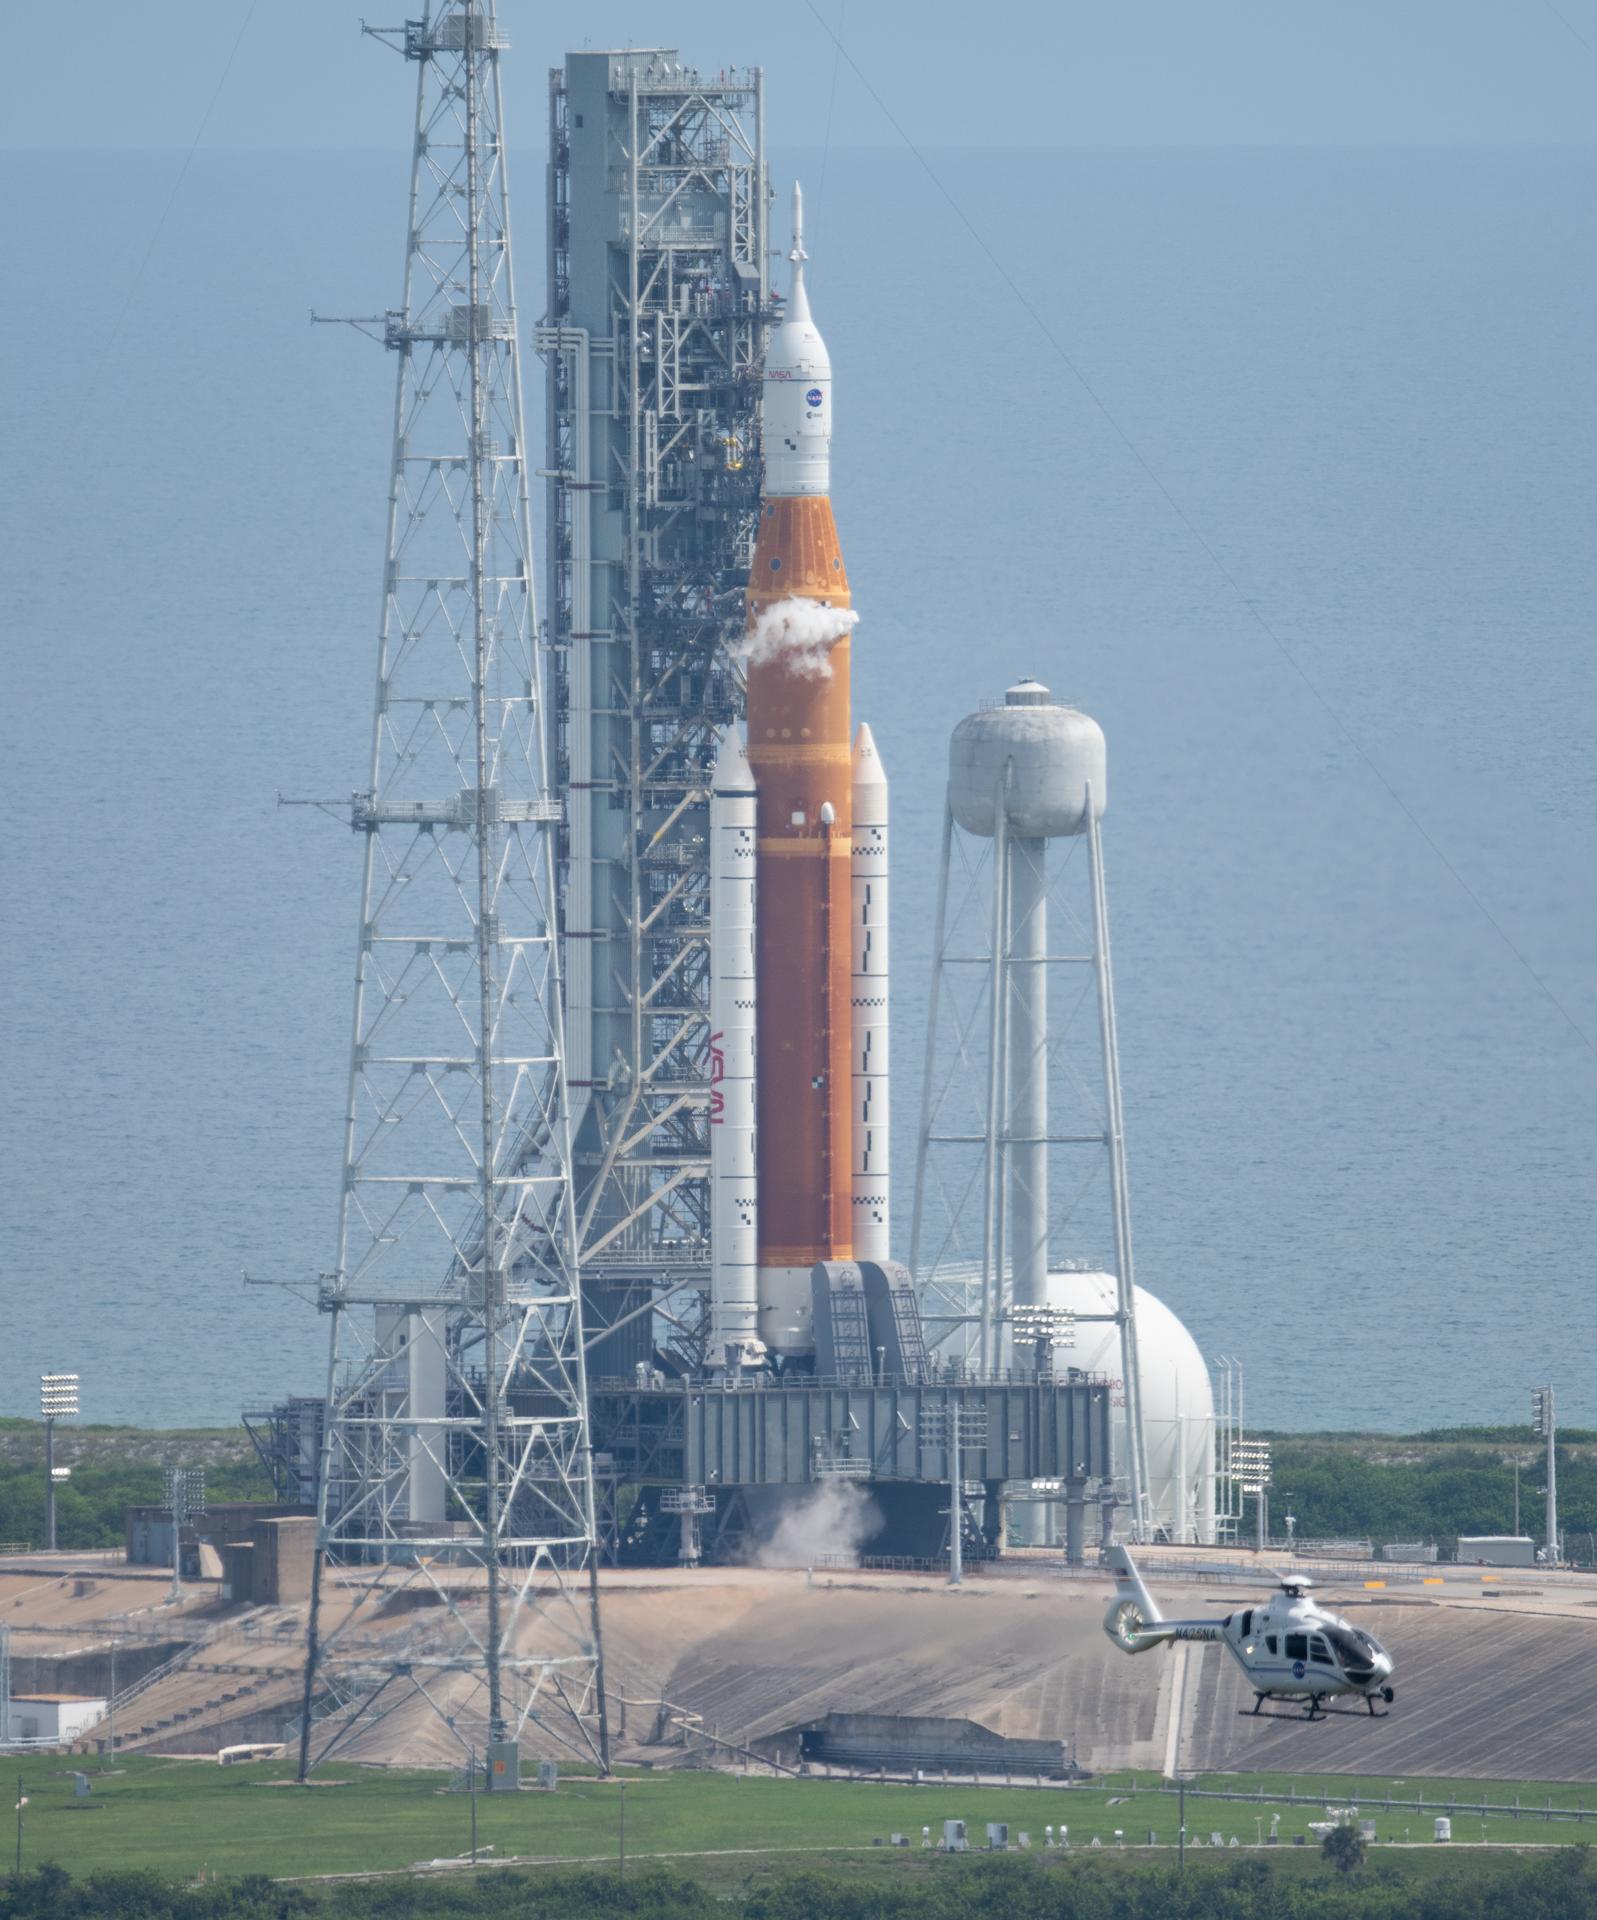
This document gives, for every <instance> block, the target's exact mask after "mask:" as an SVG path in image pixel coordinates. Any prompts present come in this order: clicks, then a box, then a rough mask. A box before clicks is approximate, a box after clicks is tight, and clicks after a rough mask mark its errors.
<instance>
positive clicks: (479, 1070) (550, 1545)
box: [300, 0, 607, 1786]
mask: <svg viewBox="0 0 1597 1920" xmlns="http://www.w3.org/2000/svg"><path fill="white" fill-rule="evenodd" d="M366 31H367V32H369V33H371V34H372V35H373V36H374V37H375V38H377V39H379V40H381V41H383V42H385V43H386V44H387V45H389V46H391V47H393V48H394V49H395V50H396V51H398V52H400V53H401V54H403V56H404V58H405V59H406V60H407V61H408V62H410V63H411V64H412V65H413V66H414V69H415V75H416V125H415V146H414V162H413V170H412V174H411V188H410V212H409V221H408V230H407V231H408V244H407V251H406V262H405V285H404V295H403V298H402V300H401V303H400V305H399V307H398V308H397V309H396V310H394V311H391V312H389V313H388V314H386V315H384V316H382V317H381V319H380V320H379V321H376V322H373V321H369V320H368V321H357V322H355V324H357V325H361V326H364V327H367V328H368V329H369V330H371V331H373V332H377V331H378V329H379V327H380V337H381V338H382V340H383V341H384V344H385V345H386V346H387V347H388V349H389V350H390V351H391V352H392V353H393V355H394V357H395V362H396V372H397V387H396V394H395V405H394V448H393V466H392V478H391V484H390V490H389V510H388V551H387V555H386V559H385V561H384V572H383V598H382V619H381V625H380V633H379V640H378V660H377V697H376V715H375V722H374V727H373V736H372V756H371V765H370V775H369V781H368V785H367V787H366V790H365V791H363V792H361V793H358V794H356V795H355V796H354V801H353V808H352V816H351V824H352V825H353V827H354V830H355V832H356V833H357V835H359V837H360V840H361V844H362V848H363V856H364V869H363V879H362V893H361V912H360V928H359V937H358V941H357V948H356V963H355V1018H354V1043H353V1051H352V1055H351V1063H350V1076H349V1105H348V1112H347V1118H346V1123H345V1151H344V1177H343V1188H342V1193H341V1196H340V1202H339V1215H338V1242H337V1258H336V1261H335V1263H334V1267H333V1271H332V1272H331V1273H330V1274H328V1275H327V1276H325V1278H324V1281H323V1285H322V1296H321V1304H322V1306H323V1308H324V1309H325V1310H326V1311H327V1312H328V1313H330V1315H331V1316H332V1321H331V1327H332V1333H331V1352H330V1358H329V1369H328V1387H327V1404H326V1414H325V1418H324V1422H323V1432H322V1448H321V1467H320V1473H319V1527H318V1548H317V1557H316V1563H315V1580H314V1591H313V1596H312V1602H311V1613H310V1627H309V1636H308V1646H307V1657H306V1668H305V1712H304V1718H303V1722H302V1732H301V1739H300V1767H301V1773H302V1775H303V1773H304V1772H305V1770H306V1769H307V1768H309V1767H311V1766H314V1765H316V1764H317V1763H318V1762H319V1761H321V1760H322V1759H325V1758H326V1757H327V1755H328V1754H329V1753H331V1752H333V1751H335V1750H337V1751H339V1752H341V1753H344V1754H346V1755H356V1754H358V1753H360V1752H361V1751H362V1748H363V1742H365V1741H367V1740H369V1739H370V1738H371V1735H372V1730H373V1729H374V1727H375V1726H376V1725H377V1723H379V1722H386V1723H387V1725H386V1727H385V1731H384V1741H385V1744H386V1747H387V1749H388V1750H389V1751H392V1750H393V1749H394V1747H395V1745H396V1744H398V1745H400V1746H401V1748H402V1747H403V1744H404V1742H405V1740H406V1737H407V1734H406V1729H407V1725H408V1721H407V1717H406V1716H409V1717H410V1719H412V1720H414V1721H416V1722H418V1723H419V1722H422V1721H425V1722H427V1723H428V1724H429V1731H432V1732H434V1733H435V1728H436V1722H435V1721H433V1718H432V1716H433V1713H434V1711H436V1714H437V1715H438V1716H440V1717H441V1718H442V1719H443V1720H444V1721H445V1722H446V1724H447V1725H448V1727H449V1729H450V1730H451V1732H452V1733H453V1735H454V1737H455V1739H456V1740H457V1741H458V1742H459V1744H460V1746H461V1748H462V1751H465V1750H467V1749H469V1748H471V1747H486V1750H487V1752H488V1755H489V1761H490V1764H489V1772H488V1777H489V1781H490V1785H493V1786H511V1785H514V1784H515V1781H516V1777H517V1767H518V1763H519V1746H518V1742H519V1741H520V1740H521V1739H523V1738H533V1737H536V1738H537V1739H538V1741H539V1743H540V1744H541V1745H544V1746H546V1747H548V1748H549V1749H550V1750H551V1751H560V1752H563V1753H565V1754H568V1755H575V1756H577V1757H579V1758H582V1759H585V1760H597V1761H599V1762H600V1764H601V1765H604V1764H605V1763H606V1761H607V1753H606V1740H605V1735H604V1726H603V1685H602V1668H601V1660H600V1647H599V1620H598V1595H597V1587H596V1584H595V1572H594V1564H595V1563H594V1506H593V1480H592V1461H591V1454H590V1449H589V1440H588V1407H587V1386H586V1380H585V1376H584V1369H583V1343H582V1318H581V1310H580V1301H579V1296H578V1290H577V1285H576V1273H575V1264H574V1260H573V1248H574V1245H575V1240H574V1224H575V1223H574V1215H573V1201H572V1188H571V1172H570V1143H569V1138H568V1115H567V1105H566V1087H565V1070H564V1063H563V1043H562V1034H561V1011H560V998H559V965H558V962H559V955H558V946H557V940H556V933H555V893H554V887H555V869H554V861H555V829H556V823H557V821H558V819H559V816H560V809H559V806H558V804H557V802H556V801H555V800H554V799H553V797H552V795H551V790H550V783H549V778H548V767H547V760H546V745H545V714H544V702H543V694H542V688H541V685H540V666H539V656H538V645H537V634H536V620H535V609H534V597H533V577H532V542H531V537H530V524H529V513H528V487H527V482H528V474H527V462H526V443H525V437H524V433H523V428H522V391H521V368H520V359H519V353H518V348H517V338H516V320H517V314H516V304H515V291H514V285H513V281H512V277H511V251H510V210H509V200H508V193H507V187H506V179H505V152H504V142H503V124H502V109H501V98H500V75H499V65H500V57H501V55H502V54H503V52H504V50H505V47H506V44H507V40H506V35H505V31H504V29H503V28H502V27H501V26H500V25H499V23H498V22H497V21H496V19H495V16H494V8H493V4H492V0H478V3H476V4H463V3H462V0H444V3H443V4H441V5H437V6H432V7H429V8H428V9H427V10H426V12H425V14H424V17H423V18H422V19H420V20H411V21H407V22H406V23H405V25H404V26H403V27H401V28H394V29H374V28H368V29H366ZM420 1732H421V1728H420V1725H419V1724H418V1726H417V1733H418V1735H420Z"/></svg>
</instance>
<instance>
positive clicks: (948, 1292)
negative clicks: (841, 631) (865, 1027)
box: [909, 680, 1151, 1538]
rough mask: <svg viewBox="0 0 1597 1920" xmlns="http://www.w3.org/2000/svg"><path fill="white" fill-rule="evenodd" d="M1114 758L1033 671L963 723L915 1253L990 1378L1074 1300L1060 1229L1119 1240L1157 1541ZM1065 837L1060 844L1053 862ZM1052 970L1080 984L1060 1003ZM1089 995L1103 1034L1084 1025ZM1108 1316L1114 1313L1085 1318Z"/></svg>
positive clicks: (1139, 1457) (1140, 1447) (944, 882)
mask: <svg viewBox="0 0 1597 1920" xmlns="http://www.w3.org/2000/svg"><path fill="white" fill-rule="evenodd" d="M1104 769H1105V752H1104V739H1103V734H1102V732H1101V731H1100V730H1099V728H1098V726H1097V724H1096V723H1095V722H1094V721H1092V720H1090V719H1089V718H1088V717H1087V716H1086V715H1085V714H1083V713H1078V712H1077V711H1076V710H1075V709H1074V708H1072V707H1067V706H1062V705H1060V704H1058V703H1057V702H1055V701H1054V700H1053V699H1052V698H1051V696H1050V694H1049V692H1048V689H1047V688H1046V687H1043V686H1041V685H1039V684H1038V683H1037V682H1036V681H1034V680H1024V681H1022V682H1020V683H1019V684H1018V685H1017V686H1014V687H1011V688H1010V689H1009V691H1008V693H1007V694H1006V695H1005V698H1004V701H1003V703H1002V704H1001V705H993V706H988V707H984V708H983V709H982V710H981V711H980V712H978V713H974V714H972V715H970V716H969V717H968V718H967V719H965V720H963V721H961V722H960V724H959V726H958V727H956V729H955V730H954V735H953V739H952V741H951V743H950V752H949V781H948V798H947V804H946V807H945V810H944V817H943V846H942V863H941V868H940V872H939V876H938V889H937V914H936V926H935V932H934V936H933V974H932V988H931V998H930V1004H929V1007H928V1013H927V1033H926V1060H925V1071H924V1079H923V1082H922V1090H921V1120H920V1130H919V1135H918V1138H917V1142H916V1159H915V1197H914V1209H913V1213H912V1216H911V1230H910V1256H909V1259H910V1270H911V1272H912V1273H913V1274H914V1276H915V1280H916V1284H917V1287H918V1288H919V1290H920V1296H921V1312H922V1317H923V1319H924V1322H925V1325H926V1340H927V1345H928V1347H929V1348H932V1349H940V1350H941V1351H942V1352H943V1353H944V1355H945V1356H946V1357H947V1358H948V1359H949V1360H951V1361H952V1362H954V1363H955V1364H957V1365H958V1366H960V1367H962V1368H967V1369H973V1370H974V1371H975V1372H977V1374H978V1375H982V1376H985V1375H988V1374H990V1373H991V1372H992V1371H993V1370H994V1369H995V1368H997V1367H998V1366H999V1365H1000V1364H1001V1363H1002V1360H1003V1346H1004V1337H1003V1336H1004V1332H1005V1329H1006V1326H1012V1327H1013V1328H1014V1329H1015V1330H1017V1331H1018V1334H1019V1340H1020V1343H1021V1344H1022V1345H1027V1344H1029V1345H1031V1346H1035V1345H1036V1341H1037V1334H1036V1332H1035V1325H1036V1320H1035V1316H1036V1315H1037V1314H1038V1313H1039V1312H1040V1311H1042V1310H1045V1309H1047V1308H1048V1307H1050V1306H1053V1305H1056V1304H1058V1303H1057V1302H1055V1301H1054V1300H1052V1299H1051V1297H1050V1286H1049V1274H1050V1260H1049V1256H1050V1251H1051V1249H1052V1247H1053V1246H1054V1244H1055V1243H1056V1242H1057V1241H1059V1240H1060V1239H1063V1238H1064V1237H1065V1236H1067V1235H1068V1236H1069V1237H1070V1238H1072V1239H1073V1240H1075V1241H1077V1243H1078V1244H1079V1243H1080V1240H1081V1238H1082V1236H1083V1235H1084V1234H1086V1233H1097V1234H1099V1235H1102V1236H1104V1237H1106V1238H1107V1240H1108V1242H1109V1245H1110V1246H1111V1247H1112V1267H1113V1274H1114V1293H1115V1306H1114V1310H1113V1313H1112V1314H1111V1315H1110V1316H1108V1317H1110V1318H1112V1319H1113V1320H1114V1322H1115V1323H1116V1325H1117V1326H1118V1329H1119V1335H1120V1360H1121V1375H1122V1380H1123V1391H1124V1397H1125V1409H1126V1435H1127V1452H1128V1456H1129V1457H1128V1458H1127V1459H1126V1461H1125V1462H1124V1463H1123V1469H1122V1470H1123V1472H1124V1474H1125V1477H1126V1480H1127V1482H1128V1484H1129V1488H1130V1504H1131V1513H1132V1524H1133V1530H1134V1532H1135V1534H1136V1536H1137V1537H1139V1538H1141V1537H1146V1535H1147V1533H1148V1531H1149V1529H1150V1525H1151V1506H1150V1494H1149V1480H1148V1466H1147V1450H1146V1443H1145V1440H1144V1435H1143V1421H1142V1392H1141V1376H1140V1371H1139V1368H1138V1363H1137V1326H1136V1295H1135V1281H1134V1275H1133V1269H1132V1249H1131V1210H1130V1203H1129V1200H1128V1197H1127V1190H1126V1164H1125V1138H1124V1126H1123V1121H1122V1117H1121V1098H1120V1058H1119V1046H1118V1042H1117V1039H1116V1035H1115V1008H1114V985H1113V977H1112V973H1111V967H1110V957H1109V921H1108V908H1107V903H1106V897H1105V893H1104V881H1103V859H1102V851H1101V846H1100V841H1099V821H1100V819H1101V817H1102V814H1103V809H1104V800H1105V772H1104ZM1056 842H1057V843H1060V844H1061V845H1062V847H1063V855H1062V857H1060V856H1055V857H1054V858H1053V859H1052V860H1050V857H1049V850H1050V847H1051V846H1052V845H1053V844H1054V843H1056ZM1082 847H1085V849H1086V861H1085V867H1086V872H1085V874H1083V873H1082V871H1081V867H1082V864H1083V863H1082V862H1081V861H1080V860H1079V859H1077V857H1076V855H1077V850H1078V849H1080V848H1082ZM1072 882H1074V885H1073V886H1072V885H1071V883H1072ZM1083 892H1085V894H1086V907H1085V911H1083V910H1082V907H1081V905H1080V904H1079V896H1080V895H1081V894H1082V893H1083ZM1055 983H1057V985H1058V986H1059V987H1062V988H1063V991H1058V992H1056V993H1055V995H1054V996H1053V1001H1054V1004H1053V1006H1052V1007H1051V1006H1050V987H1051V985H1054V984H1055ZM1089 1009H1090V1010H1091V1011H1093V1012H1095V1013H1096V1026H1097V1034H1096V1045H1095V1046H1094V1045H1092V1044H1091V1042H1090V1040H1089V1038H1088V1036H1087V1035H1086V1034H1085V1033H1080V1032H1078V1031H1077V1030H1076V1026H1075V1022H1076V1019H1077V1016H1078V1015H1079V1016H1081V1017H1082V1019H1083V1020H1084V1021H1085V1020H1086V1019H1089V1018H1091V1012H1089ZM1092 1054H1096V1069H1097V1070H1096V1072H1094V1070H1093V1066H1092V1064H1091V1063H1090V1060H1089V1056H1090V1055H1092ZM1064 1149H1071V1150H1079V1149H1087V1150H1096V1151H1090V1152H1089V1153H1088V1154H1087V1155H1086V1156H1085V1157H1083V1155H1082V1154H1081V1153H1079V1152H1076V1153H1075V1157H1074V1158H1072V1159H1071V1160H1070V1161H1069V1162H1068V1167H1069V1172H1068V1177H1066V1167H1067V1162H1066V1156H1065V1154H1064V1152H1063V1150H1064ZM1095 1215H1096V1217H1095ZM976 1221H979V1222H980V1231H979V1235H978V1234H976V1233H973V1232H972V1230H971V1229H972V1223H973V1222H976ZM1094 1317H1097V1318H1103V1317H1105V1316H1102V1315H1099V1316H1094V1315H1092V1314H1083V1313H1080V1312H1078V1313H1076V1315H1075V1316H1074V1319H1075V1320H1078V1321H1079V1320H1084V1319H1092V1318H1094ZM1015 1344H1016V1343H1015V1340H1014V1339H1011V1341H1010V1345H1011V1346H1012V1347H1013V1346H1015ZM1054 1344H1058V1342H1056V1341H1054V1340H1052V1339H1051V1340H1050V1342H1049V1345H1050V1348H1051V1347H1052V1346H1053V1345H1054ZM1016 1363H1017V1364H1019V1363H1020V1361H1019V1358H1018V1356H1017V1362H1016Z"/></svg>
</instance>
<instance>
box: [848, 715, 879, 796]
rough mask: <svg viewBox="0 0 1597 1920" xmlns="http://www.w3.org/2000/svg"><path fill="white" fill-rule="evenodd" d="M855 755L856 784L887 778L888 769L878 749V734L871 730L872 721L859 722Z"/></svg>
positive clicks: (855, 741)
mask: <svg viewBox="0 0 1597 1920" xmlns="http://www.w3.org/2000/svg"><path fill="white" fill-rule="evenodd" d="M853 757H854V784H855V786H860V785H862V784H864V783H865V782H868V781H876V780H885V779H886V778H887V771H886V769H885V768H884V767H883V765H882V756H881V755H880V754H879V753H878V752H877V751H876V736H875V734H873V733H872V732H871V729H870V722H869V721H867V720H862V721H861V722H860V723H859V730H858V731H857V732H856V733H855V735H854V756H853Z"/></svg>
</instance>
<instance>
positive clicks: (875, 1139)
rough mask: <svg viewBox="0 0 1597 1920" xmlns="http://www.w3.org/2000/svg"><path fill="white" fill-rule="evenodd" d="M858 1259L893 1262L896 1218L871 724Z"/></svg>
mask: <svg viewBox="0 0 1597 1920" xmlns="http://www.w3.org/2000/svg"><path fill="white" fill-rule="evenodd" d="M849 872H850V879H851V881H852V895H853V900H852V905H853V913H852V915H851V916H850V917H851V919H852V922H853V965H852V979H851V982H850V997H851V1001H852V1008H851V1011H852V1016H853V1022H852V1025H853V1103H854V1167H853V1218H854V1258H855V1259H856V1260H887V1259H890V1258H891V1257H892V1242H891V1231H892V1229H891V1222H890V1220H889V1218H888V1145H889V1141H888V1086H889V1077H888V1013H889V1007H888V1000H889V991H888V972H887V775H886V774H885V773H884V772H883V771H882V762H881V758H880V756H879V755H878V754H877V751H876V742H875V740H874V739H873V738H872V737H871V730H870V728H869V726H867V725H866V724H865V722H864V721H861V722H860V727H859V731H858V733H856V734H855V736H854V841H853V853H852V859H851V863H850V869H849Z"/></svg>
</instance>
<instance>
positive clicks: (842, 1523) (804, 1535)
mask: <svg viewBox="0 0 1597 1920" xmlns="http://www.w3.org/2000/svg"><path fill="white" fill-rule="evenodd" d="M881 1524H882V1510H881V1508H880V1507H879V1506H877V1504H876V1502H875V1501H874V1500H873V1499H872V1498H871V1496H870V1495H869V1494H868V1493H867V1492H866V1491H865V1489H864V1488H863V1487H861V1486H859V1485H857V1484H856V1483H855V1482H854V1481H852V1480H829V1481H825V1482H823V1483H822V1484H821V1485H820V1486H818V1487H816V1488H815V1489H814V1491H813V1492H811V1493H807V1494H806V1495H805V1496H804V1498H803V1499H802V1500H800V1501H799V1502H798V1504H797V1505H795V1506H784V1507H783V1508H782V1510H781V1512H780V1514H779V1515H778V1517H777V1520H776V1526H775V1529H774V1530H773V1531H772V1533H771V1534H770V1535H769V1537H768V1538H767V1539H765V1540H764V1541H763V1542H762V1543H761V1544H760V1545H759V1546H758V1547H756V1548H755V1550H754V1556H753V1557H754V1564H755V1566H757V1567H811V1566H814V1565H815V1563H816V1561H818V1560H825V1561H826V1562H827V1564H828V1565H832V1566H835V1565H838V1564H841V1565H843V1566H846V1567H853V1566H858V1564H859V1556H860V1549H861V1548H862V1547H863V1546H864V1544H865V1542H866V1541H867V1540H869V1539H870V1537H871V1535H872V1534H874V1533H875V1532H876V1531H877V1529H878V1528H879V1527H880V1526H881Z"/></svg>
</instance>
